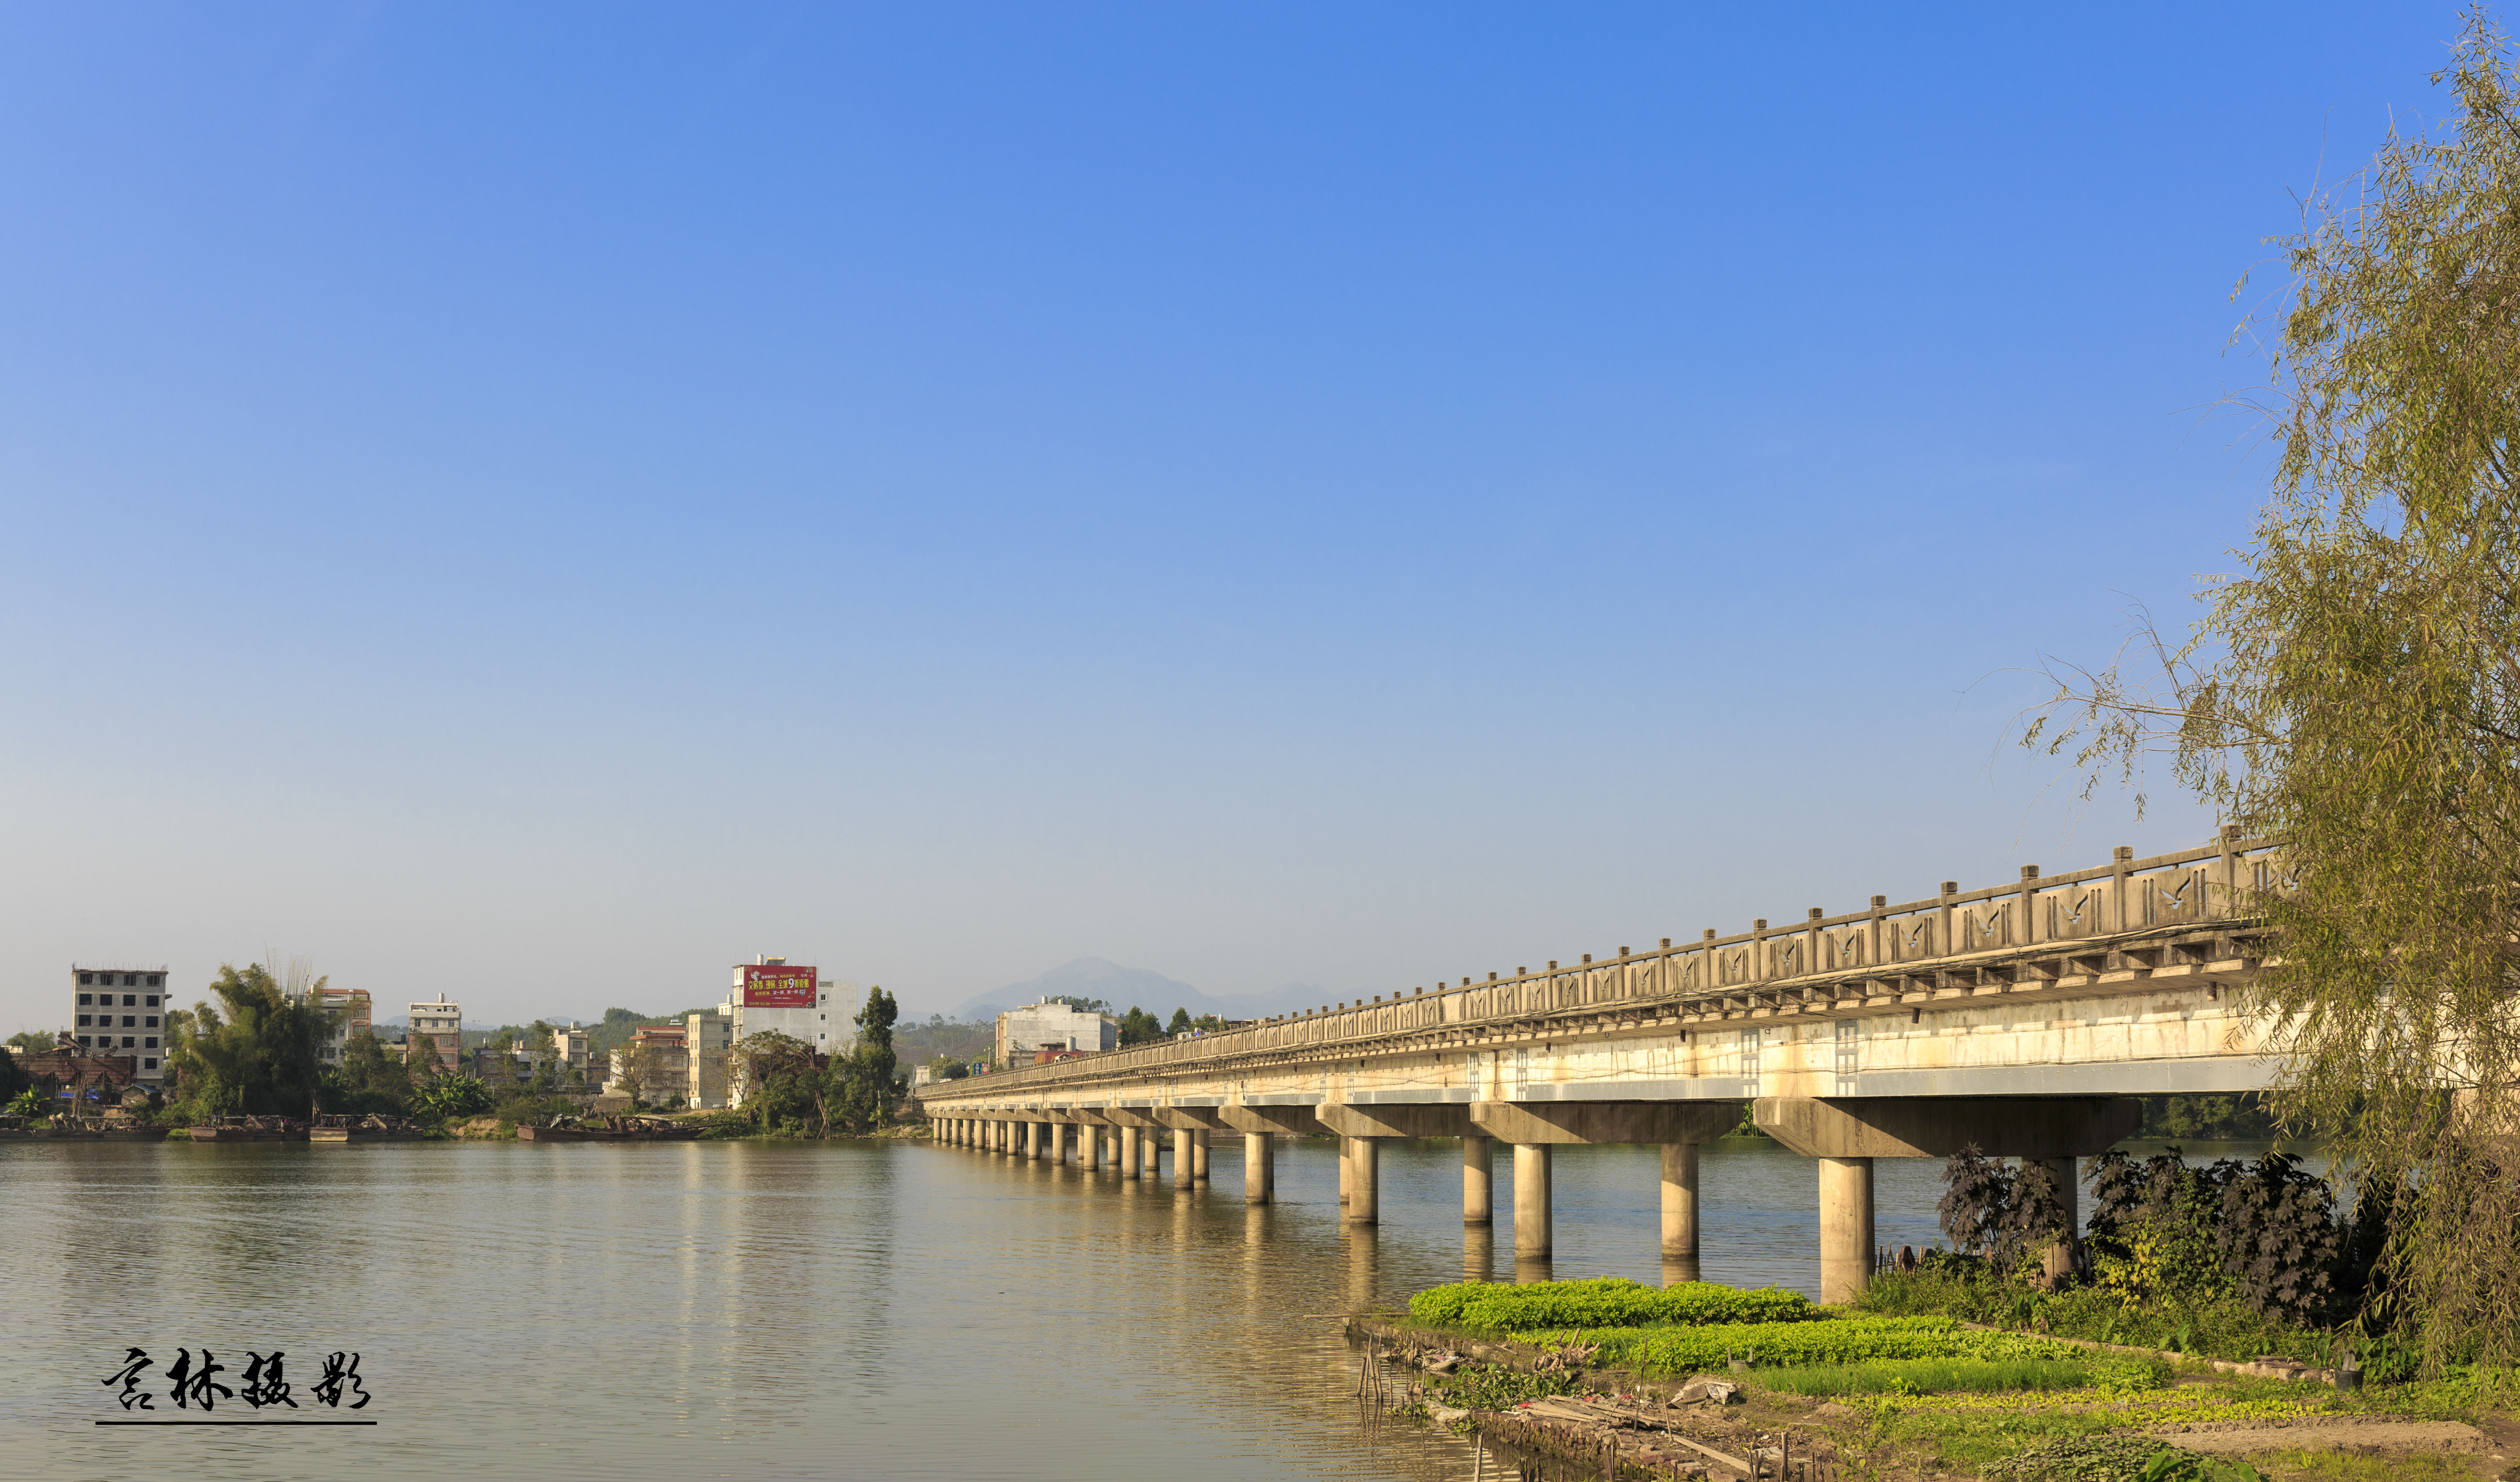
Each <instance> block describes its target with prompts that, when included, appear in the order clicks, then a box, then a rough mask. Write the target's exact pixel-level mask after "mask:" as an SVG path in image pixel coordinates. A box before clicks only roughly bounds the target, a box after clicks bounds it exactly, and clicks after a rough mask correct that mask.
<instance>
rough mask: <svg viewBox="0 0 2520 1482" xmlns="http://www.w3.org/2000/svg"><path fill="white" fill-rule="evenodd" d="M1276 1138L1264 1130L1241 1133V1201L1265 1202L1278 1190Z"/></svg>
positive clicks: (1250, 1202)
mask: <svg viewBox="0 0 2520 1482" xmlns="http://www.w3.org/2000/svg"><path fill="white" fill-rule="evenodd" d="M1277 1186H1278V1140H1277V1139H1276V1138H1273V1137H1271V1136H1270V1135H1269V1134H1267V1133H1265V1132H1246V1133H1244V1134H1243V1135H1242V1202H1243V1203H1245V1204H1266V1203H1269V1202H1271V1201H1272V1200H1273V1199H1275V1198H1276V1197H1277V1192H1278V1187H1277Z"/></svg>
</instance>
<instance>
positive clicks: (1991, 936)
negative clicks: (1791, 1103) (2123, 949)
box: [928, 836, 2290, 1100]
mask: <svg viewBox="0 0 2520 1482" xmlns="http://www.w3.org/2000/svg"><path fill="white" fill-rule="evenodd" d="M2289 885H2290V879H2289V876H2288V873H2287V872H2286V870H2285V867H2284V864H2283V860H2282V857H2281V855H2280V853H2279V851H2278V850H2277V849H2276V848H2275V846H2274V845H2273V844H2272V843H2269V842H2267V841H2264V840H2241V839H2237V838H2232V837H2228V836H2227V837H2225V838H2224V839H2223V840H2221V841H2219V842H2217V843H2213V844H2208V845H2206V846H2204V847H2202V848H2198V849H2189V850H2184V851H2182V852H2179V853H2175V854H2162V855H2155V856H2153V857H2151V858H2149V859H2137V858H2135V851H2134V850H2132V849H2127V848H2120V849H2118V850H2117V851H2116V854H2115V857H2114V858H2113V859H2111V861H2110V862H2109V863H2108V864H2106V865H2103V866H2099V867H2097V868H2094V869H2090V870H2081V871H2076V872H2074V873H2072V874H2069V875H2054V876H2041V875H2040V873H2039V870H2038V867H2037V866H2035V865H2033V866H2027V867H2024V869H2023V870H2022V872H2021V877H2020V878H2019V879H2018V880H2014V881H2009V882H2006V883H2004V884H2002V885H1991V886H1987V887H1985V888H1983V889H1978V890H1968V891H1963V890H1960V889H1958V886H1957V884H1956V883H1954V882H1951V881H1946V882H1945V883H1944V887H1943V890H1942V891H1941V893H1939V894H1936V895H1934V896H1931V897H1928V898H1926V899H1924V900H1918V901H1910V902H1908V903H1907V904H1905V905H1899V906H1893V905H1890V904H1888V903H1887V901H1886V900H1885V898H1884V897H1881V896H1877V895H1876V896H1874V897H1873V898H1872V900H1871V903H1870V904H1869V905H1868V906H1867V907H1866V909H1864V910H1863V911H1859V912H1850V913H1847V914H1845V915H1841V916H1829V915H1826V914H1824V913H1823V912H1822V911H1821V910H1820V909H1819V908H1818V907H1814V908H1812V910H1811V911H1810V912H1809V913H1808V914H1807V915H1806V916H1805V917H1804V918H1803V919H1802V920H1801V921H1794V922H1792V923H1791V924H1789V925H1786V926H1781V927H1772V926H1771V925H1770V924H1769V923H1768V921H1765V920H1761V921H1758V922H1756V923H1755V924H1754V925H1752V927H1751V929H1750V930H1748V931H1745V932H1738V933H1735V934H1733V935H1732V936H1718V935H1717V934H1716V933H1715V932H1714V931H1713V930H1711V929H1710V930H1708V931H1707V932H1706V934H1705V935H1704V936H1703V937H1702V938H1700V939H1699V940H1697V941H1694V942H1687V943H1683V944H1681V945H1678V946H1675V945H1673V944H1672V941H1671V939H1670V938H1668V937H1665V938H1664V939H1663V941H1662V945H1661V946H1659V947H1656V948H1652V949H1649V950H1647V951H1644V952H1640V953H1632V952H1630V951H1629V950H1628V949H1626V948H1624V947H1623V948H1621V949H1619V955H1618V956H1617V957H1615V958H1608V959H1604V960H1603V961H1600V962H1595V961H1594V960H1593V958H1592V956H1591V955H1590V954H1586V955H1585V957H1584V959H1583V961H1582V962H1580V963H1578V964H1576V965H1574V966H1566V967H1561V966H1558V965H1557V964H1556V963H1551V964H1550V965H1549V966H1548V967H1547V968H1545V969H1543V970H1541V971H1537V972H1532V971H1526V970H1524V969H1521V968H1517V969H1515V972H1514V974H1513V975H1512V976H1510V977H1508V976H1503V975H1501V974H1498V973H1490V974H1488V980H1487V981H1485V982H1474V981H1472V980H1470V979H1468V978H1463V980H1462V981H1461V982H1460V983H1459V984H1438V985H1437V987H1436V989H1435V991H1434V992H1432V993H1429V992H1427V991H1426V990H1425V989H1423V988H1419V989H1418V990H1417V991H1415V992H1413V993H1410V994H1407V995H1402V994H1397V993H1395V994H1393V995H1391V997H1390V998H1389V999H1388V1000H1387V1001H1386V1000H1385V999H1384V998H1383V997H1382V996H1380V995H1378V994H1377V995H1376V996H1375V997H1374V999H1373V1002H1372V1003H1365V1004H1357V1005H1354V1006H1348V1005H1344V1004H1343V1005H1340V1006H1338V1007H1337V1008H1335V1009H1333V1008H1329V1007H1328V1006H1324V1008H1322V1009H1320V1010H1312V1011H1309V1012H1303V1013H1295V1014H1287V1015H1284V1016H1282V1017H1279V1018H1273V1019H1268V1020H1264V1021H1263V1022H1261V1023H1258V1024H1254V1025H1251V1026H1250V1027H1247V1028H1243V1029H1235V1030H1228V1031H1225V1032H1223V1033H1219V1034H1208V1035H1200V1036H1197V1037H1195V1038H1191V1039H1181V1040H1162V1041H1157V1042H1154V1043H1151V1044H1146V1045H1136V1046H1131V1047H1130V1048H1128V1049H1125V1050H1113V1051H1105V1052H1103V1053H1102V1054H1100V1055H1082V1056H1077V1057H1074V1058H1070V1059H1063V1060H1058V1061H1056V1062H1054V1063H1051V1064H1048V1065H1030V1066H1023V1067H1020V1068H1016V1069H1012V1070H1002V1071H996V1072H993V1073H991V1074H988V1075H981V1076H973V1077H970V1078H969V1079H967V1080H964V1081H958V1082H948V1083H945V1084H944V1085H939V1086H935V1087H932V1088H930V1090H929V1093H928V1094H929V1095H930V1096H934V1097H940V1098H942V1097H951V1098H954V1099H957V1100H959V1099H961V1098H964V1097H967V1096H969V1095H972V1094H975V1093H979V1094H989V1095H1003V1094H1021V1093H1024V1092H1028V1091H1033V1090H1038V1089H1041V1088H1045V1087H1051V1086H1057V1085H1059V1084H1061V1083H1064V1082H1069V1081H1076V1080H1087V1079H1091V1080H1104V1079H1108V1078H1111V1077H1113V1076H1115V1075H1116V1076H1122V1077H1125V1076H1128V1075H1130V1074H1133V1073H1148V1074H1151V1073H1156V1072H1160V1071H1162V1070H1164V1069H1167V1068H1174V1067H1181V1066H1186V1065H1190V1064H1193V1063H1195V1062H1198V1061H1203V1060H1211V1059H1220V1058H1227V1057H1232V1056H1238V1055H1255V1054H1266V1053H1268V1052H1270V1051H1280V1050H1302V1049H1309V1048H1314V1047H1319V1046H1324V1045H1333V1044H1338V1043H1341V1042H1344V1041H1349V1040H1360V1041H1362V1040H1375V1039H1382V1038H1386V1037H1389V1036H1391V1035H1395V1034H1404V1033H1408V1032H1410V1031H1413V1030H1421V1029H1433V1028H1439V1027H1442V1026H1444V1025H1450V1024H1474V1023H1491V1024H1492V1023H1499V1022H1512V1021H1514V1020H1519V1019H1534V1018H1542V1017H1546V1016H1548V1015H1551V1014H1554V1013H1564V1012H1569V1011H1574V1010H1583V1009H1587V1008H1595V1007H1611V1006H1615V1005H1618V1004H1626V1003H1635V1002H1638V1001H1640V1000H1650V999H1689V998H1698V997H1720V996H1722V995H1725V994H1728V993H1737V992H1739V991H1741V990H1743V989H1745V988H1753V987H1758V986H1762V985H1767V984H1775V983H1782V982H1787V981H1791V980H1794V979H1799V978H1810V977H1832V976H1842V975H1847V974H1868V973H1879V974H1897V973H1904V972H1921V971H1925V970H1928V968H1929V965H1934V964H1945V963H1951V962H1953V961H1955V960H1965V959H1968V958H1973V957H2005V956H2012V955H2016V954H2018V953H2021V952H2024V951H2032V952H2035V951H2038V950H2040V949H2042V948H2046V949H2050V950H2063V951H2071V949H2072V945H2073V944H2074V943H2075V942H2076V941H2079V940H2081V939H2083V938H2087V937H2109V938H2118V937H2123V936H2126V935H2128V934H2130V933H2138V932H2144V931H2153V930H2160V931H2177V930H2180V929H2183V928H2190V929H2192V928H2194V927H2196V926H2198V925H2201V924H2203V923H2205V922H2207V921H2226V920H2230V919H2233V918H2239V917H2245V916H2247V915H2249V914H2250V912H2251V911H2252V909H2253V906H2252V902H2253V900H2254V899H2255V898H2256V897H2257V896H2258V895H2260V894H2261V893H2262V892H2266V891H2278V890H2283V889H2286V888H2289Z"/></svg>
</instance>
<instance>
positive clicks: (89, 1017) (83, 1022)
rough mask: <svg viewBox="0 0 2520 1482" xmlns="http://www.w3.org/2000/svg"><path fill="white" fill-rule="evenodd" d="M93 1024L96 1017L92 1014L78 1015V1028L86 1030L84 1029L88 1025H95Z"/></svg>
mask: <svg viewBox="0 0 2520 1482" xmlns="http://www.w3.org/2000/svg"><path fill="white" fill-rule="evenodd" d="M95 1022H96V1015H95V1014H93V1013H82V1014H80V1015H79V1027H80V1028H81V1029H85V1028H86V1027H88V1026H89V1025H90V1024H93V1023H95Z"/></svg>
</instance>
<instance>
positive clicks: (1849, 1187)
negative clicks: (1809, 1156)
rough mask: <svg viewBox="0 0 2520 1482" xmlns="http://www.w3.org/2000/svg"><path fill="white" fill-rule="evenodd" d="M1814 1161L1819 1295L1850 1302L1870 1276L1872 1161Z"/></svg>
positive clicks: (1823, 1159)
mask: <svg viewBox="0 0 2520 1482" xmlns="http://www.w3.org/2000/svg"><path fill="white" fill-rule="evenodd" d="M1818 1161H1819V1163H1820V1299H1821V1300H1822V1301H1823V1302H1852V1301H1854V1300H1855V1299H1856V1298H1857V1297H1859V1296H1861V1295H1863V1294H1864V1286H1865V1283H1866V1282H1867V1281H1869V1280H1871V1279H1872V1160H1871V1159H1870V1158H1821V1159H1819V1160H1818Z"/></svg>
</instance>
